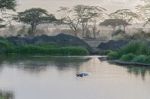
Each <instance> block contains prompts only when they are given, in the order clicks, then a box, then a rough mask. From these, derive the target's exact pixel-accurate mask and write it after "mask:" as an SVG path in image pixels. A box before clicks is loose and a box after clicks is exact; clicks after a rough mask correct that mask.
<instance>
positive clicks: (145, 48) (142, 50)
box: [108, 41, 150, 64]
mask: <svg viewBox="0 0 150 99" xmlns="http://www.w3.org/2000/svg"><path fill="white" fill-rule="evenodd" d="M108 57H109V59H115V60H120V61H126V62H136V63H147V64H150V47H149V45H148V43H147V42H146V41H143V42H142V41H132V42H131V43H129V44H128V45H126V46H125V47H123V48H121V49H119V50H117V51H111V52H110V53H109V54H108Z"/></svg>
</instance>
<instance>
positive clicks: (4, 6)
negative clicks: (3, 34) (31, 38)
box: [0, 0, 17, 28]
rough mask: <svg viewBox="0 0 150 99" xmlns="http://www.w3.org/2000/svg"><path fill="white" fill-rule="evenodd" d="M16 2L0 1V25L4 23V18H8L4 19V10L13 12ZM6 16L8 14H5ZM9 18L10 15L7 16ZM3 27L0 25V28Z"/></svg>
mask: <svg viewBox="0 0 150 99" xmlns="http://www.w3.org/2000/svg"><path fill="white" fill-rule="evenodd" d="M16 5H17V4H16V0H0V11H1V12H0V14H1V18H0V23H2V22H4V21H5V20H4V19H5V18H8V16H7V17H6V13H5V12H6V10H12V11H15V7H16ZM3 15H5V17H4V16H3ZM7 15H8V14H7ZM9 17H11V15H9ZM2 27H5V25H2V24H1V25H0V28H2Z"/></svg>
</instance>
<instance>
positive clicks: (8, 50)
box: [0, 38, 89, 56]
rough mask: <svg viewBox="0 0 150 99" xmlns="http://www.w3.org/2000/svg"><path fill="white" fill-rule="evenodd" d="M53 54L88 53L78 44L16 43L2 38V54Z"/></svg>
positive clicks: (0, 40) (0, 39)
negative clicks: (77, 45)
mask: <svg viewBox="0 0 150 99" xmlns="http://www.w3.org/2000/svg"><path fill="white" fill-rule="evenodd" d="M9 54H19V55H51V56H71V55H88V54H89V52H88V50H87V49H86V48H83V47H76V46H64V47H63V46H59V45H56V44H40V45H33V44H27V45H14V44H12V43H11V42H9V41H7V40H6V39H4V38H0V55H9Z"/></svg>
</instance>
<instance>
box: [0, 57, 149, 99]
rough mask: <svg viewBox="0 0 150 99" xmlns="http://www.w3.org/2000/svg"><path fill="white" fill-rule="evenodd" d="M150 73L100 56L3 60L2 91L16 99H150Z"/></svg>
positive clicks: (0, 75) (0, 71) (145, 68)
mask: <svg viewBox="0 0 150 99" xmlns="http://www.w3.org/2000/svg"><path fill="white" fill-rule="evenodd" d="M149 71H150V69H149V68H147V67H132V66H130V67H127V66H117V65H112V64H109V63H108V62H106V61H100V60H99V59H98V57H97V56H92V57H37V58H9V59H1V61H0V90H2V91H9V92H12V94H13V96H14V98H15V99H150V72H149ZM80 72H88V73H89V76H87V77H83V78H77V77H76V74H77V73H80Z"/></svg>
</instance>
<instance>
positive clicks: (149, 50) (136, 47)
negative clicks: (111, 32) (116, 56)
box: [119, 41, 150, 55]
mask: <svg viewBox="0 0 150 99" xmlns="http://www.w3.org/2000/svg"><path fill="white" fill-rule="evenodd" d="M119 52H120V53H121V54H122V55H123V54H128V53H132V54H135V55H149V54H150V47H149V45H148V43H146V42H142V41H132V42H131V43H129V44H128V45H126V46H125V47H123V48H121V49H120V51H119Z"/></svg>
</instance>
